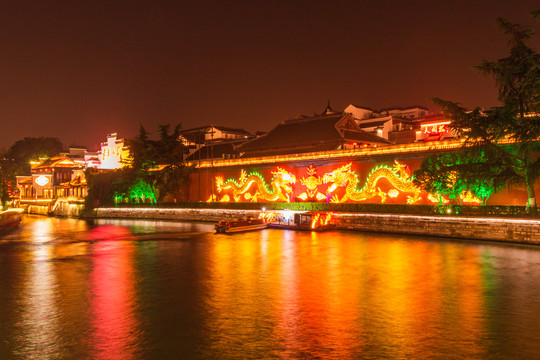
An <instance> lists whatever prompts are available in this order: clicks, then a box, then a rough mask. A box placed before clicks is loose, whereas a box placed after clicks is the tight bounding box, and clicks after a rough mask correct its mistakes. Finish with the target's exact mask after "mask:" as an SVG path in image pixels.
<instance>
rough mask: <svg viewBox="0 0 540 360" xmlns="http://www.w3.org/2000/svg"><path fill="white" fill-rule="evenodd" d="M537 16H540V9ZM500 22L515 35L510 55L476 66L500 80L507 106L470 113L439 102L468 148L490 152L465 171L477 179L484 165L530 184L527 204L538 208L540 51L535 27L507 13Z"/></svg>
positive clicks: (497, 176) (495, 174)
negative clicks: (509, 18)
mask: <svg viewBox="0 0 540 360" xmlns="http://www.w3.org/2000/svg"><path fill="white" fill-rule="evenodd" d="M533 15H534V16H536V17H538V16H539V15H538V12H535V13H534V14H533ZM497 22H498V24H499V27H500V28H501V29H502V31H503V32H504V33H505V34H506V35H508V36H510V41H509V46H510V54H509V55H508V56H507V57H505V58H502V59H499V60H496V61H483V62H482V63H480V65H478V66H476V67H475V68H476V69H477V70H478V71H480V72H481V73H483V74H485V75H488V76H491V77H492V78H493V79H494V80H495V85H496V87H497V89H498V93H499V101H500V102H501V104H502V105H501V106H498V107H492V108H490V109H488V110H483V109H481V108H479V107H478V108H476V109H474V110H473V111H470V112H469V111H467V110H466V109H465V108H463V107H461V106H460V105H459V104H458V103H455V102H451V101H447V100H442V99H439V98H434V99H433V101H434V102H435V103H436V104H437V105H439V106H441V107H442V108H443V109H444V110H445V111H446V112H447V114H448V115H449V116H450V118H451V119H452V123H451V127H452V129H453V130H454V131H455V132H457V133H458V134H459V135H460V136H462V137H463V138H464V139H465V143H464V145H463V151H464V153H465V154H467V153H468V154H469V155H467V156H472V155H473V154H475V153H476V154H478V153H483V154H484V156H485V162H482V163H478V164H474V166H469V167H467V168H463V169H462V171H466V172H464V173H462V174H461V176H463V177H466V178H472V179H474V177H475V176H478V175H479V174H483V173H481V171H480V169H482V170H483V171H489V173H486V174H487V175H488V176H489V177H492V178H493V179H494V181H495V182H497V183H498V182H500V181H504V182H505V183H506V184H508V185H515V184H519V185H525V186H526V188H527V193H528V201H527V206H529V207H536V195H535V191H534V183H535V181H536V179H537V178H538V176H539V175H540V158H539V151H540V146H539V139H540V54H538V53H537V52H536V51H535V50H533V49H532V48H530V47H529V46H527V44H526V41H527V40H529V39H530V38H531V37H532V35H533V32H532V31H531V30H530V29H528V28H525V27H523V26H522V25H520V24H512V23H510V22H509V21H507V20H506V19H503V18H499V19H497ZM471 165H472V164H471ZM495 165H498V166H495ZM486 174H483V175H486ZM484 177H485V176H484Z"/></svg>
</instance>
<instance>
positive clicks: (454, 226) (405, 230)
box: [95, 208, 540, 245]
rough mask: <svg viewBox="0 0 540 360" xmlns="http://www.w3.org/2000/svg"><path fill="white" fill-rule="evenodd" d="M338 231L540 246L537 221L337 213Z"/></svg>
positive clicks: (188, 213) (224, 213)
mask: <svg viewBox="0 0 540 360" xmlns="http://www.w3.org/2000/svg"><path fill="white" fill-rule="evenodd" d="M259 212H260V211H258V210H225V209H157V208H149V209H129V208H100V209H96V210H95V215H96V216H97V217H106V218H125V219H167V220H184V221H186V220H187V221H212V222H217V221H219V220H222V219H235V218H240V217H242V216H254V217H256V216H258V214H259ZM336 215H337V217H338V221H339V225H338V228H339V229H346V230H359V231H370V232H383V233H395V234H415V235H422V236H440V237H451V238H460V239H468V240H496V241H504V242H513V243H525V244H538V245H540V220H533V219H504V218H473V217H456V216H417V215H399V214H360V213H338V214H336Z"/></svg>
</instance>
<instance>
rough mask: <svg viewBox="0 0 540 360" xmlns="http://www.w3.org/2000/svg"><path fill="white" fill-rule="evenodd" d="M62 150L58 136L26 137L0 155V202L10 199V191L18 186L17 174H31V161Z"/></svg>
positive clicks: (3, 202)
mask: <svg viewBox="0 0 540 360" xmlns="http://www.w3.org/2000/svg"><path fill="white" fill-rule="evenodd" d="M62 150H63V145H62V142H61V141H60V140H58V139H57V138H50V137H39V138H33V137H25V138H24V139H22V140H18V141H16V142H15V143H14V144H13V145H12V146H11V147H10V148H9V149H8V151H7V152H6V153H5V154H3V155H0V159H1V160H0V203H1V204H2V205H4V204H5V203H6V202H7V201H9V191H10V190H11V191H13V190H15V187H16V185H15V184H16V177H15V176H16V175H25V174H30V161H38V160H39V159H40V158H48V157H51V156H54V155H57V154H58V153H60V152H62Z"/></svg>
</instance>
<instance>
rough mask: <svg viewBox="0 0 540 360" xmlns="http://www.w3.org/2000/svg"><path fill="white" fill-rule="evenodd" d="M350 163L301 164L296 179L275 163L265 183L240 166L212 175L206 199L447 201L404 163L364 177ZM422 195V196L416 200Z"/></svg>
mask: <svg viewBox="0 0 540 360" xmlns="http://www.w3.org/2000/svg"><path fill="white" fill-rule="evenodd" d="M352 166H353V164H352V163H348V164H346V165H343V166H340V167H338V168H335V169H334V170H332V171H330V172H327V173H325V174H324V175H323V176H319V175H317V169H316V168H315V167H314V166H313V165H310V166H309V167H308V168H304V169H305V171H306V173H307V175H306V176H304V177H299V181H298V182H297V181H296V176H295V175H294V174H293V173H291V171H289V170H285V169H283V168H280V167H277V169H276V170H275V171H272V178H271V180H270V184H269V185H268V183H267V182H266V180H265V179H264V177H263V175H262V174H261V173H259V172H251V173H249V174H248V173H247V172H246V171H245V170H241V172H240V177H238V178H230V179H228V180H227V181H224V180H223V177H222V176H217V177H216V178H215V185H216V192H217V194H216V195H215V196H214V199H212V197H210V198H209V199H208V201H212V200H214V201H222V202H232V201H234V202H245V201H251V202H294V201H307V202H332V203H344V202H378V203H387V202H392V203H405V202H406V203H407V204H419V203H429V202H431V203H441V204H446V203H448V202H449V200H448V199H447V198H445V197H443V196H440V195H439V194H429V193H426V192H425V191H424V190H423V189H422V188H420V187H418V186H416V185H415V184H414V183H413V178H412V177H411V171H410V169H409V166H408V165H404V164H401V163H399V162H397V161H396V162H394V164H393V165H392V166H391V165H379V166H376V167H375V168H373V169H372V170H371V171H370V172H369V173H368V175H367V176H366V179H365V180H364V181H360V176H359V174H358V171H355V170H353V168H352ZM300 169H301V168H299V169H296V170H300ZM296 194H297V195H296ZM390 199H392V201H390ZM422 199H424V200H423V201H422V202H420V200H422ZM461 200H462V201H463V202H464V203H471V204H477V203H479V199H477V198H476V197H474V196H473V195H472V193H464V194H462V196H461Z"/></svg>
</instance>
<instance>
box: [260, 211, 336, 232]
mask: <svg viewBox="0 0 540 360" xmlns="http://www.w3.org/2000/svg"><path fill="white" fill-rule="evenodd" d="M266 218H267V221H268V222H269V227H270V228H273V229H289V230H304V231H327V230H333V229H335V227H336V218H335V216H334V214H333V213H331V212H327V211H306V212H299V213H292V212H283V213H273V215H272V216H270V217H269V216H266Z"/></svg>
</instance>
